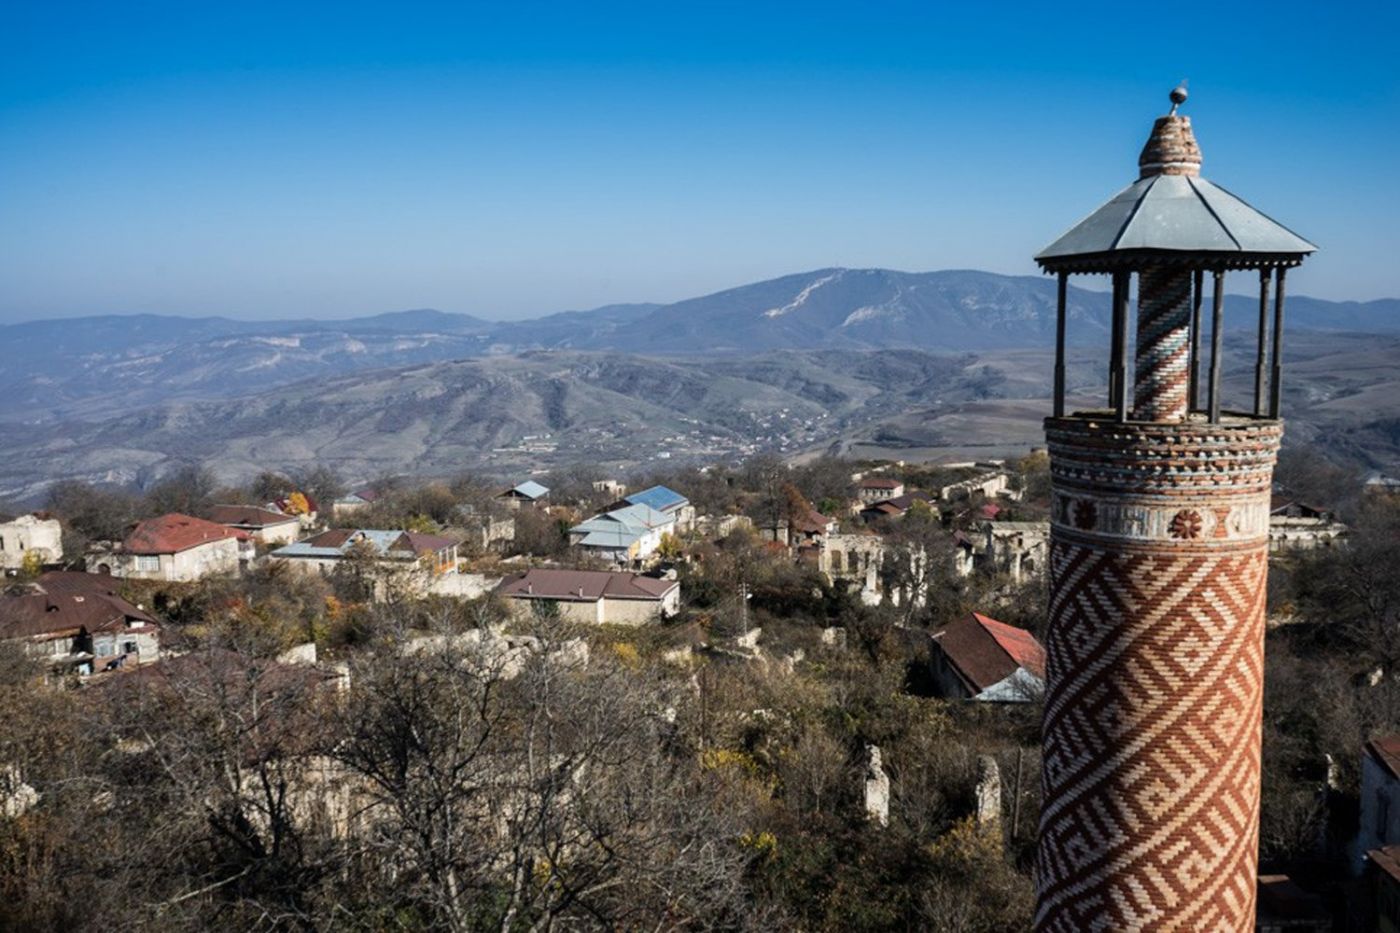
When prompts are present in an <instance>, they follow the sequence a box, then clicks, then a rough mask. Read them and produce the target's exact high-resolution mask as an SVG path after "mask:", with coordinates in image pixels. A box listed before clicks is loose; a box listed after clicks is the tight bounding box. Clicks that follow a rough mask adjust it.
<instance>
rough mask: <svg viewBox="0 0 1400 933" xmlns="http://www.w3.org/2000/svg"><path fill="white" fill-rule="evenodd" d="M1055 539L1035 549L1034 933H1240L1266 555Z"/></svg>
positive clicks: (1245, 926) (1251, 880) (1252, 821)
mask: <svg viewBox="0 0 1400 933" xmlns="http://www.w3.org/2000/svg"><path fill="white" fill-rule="evenodd" d="M1070 537H1071V536H1070V535H1068V534H1066V533H1064V532H1063V530H1061V529H1057V530H1056V534H1055V537H1054V538H1053V539H1052V542H1051V557H1050V560H1051V566H1050V572H1051V591H1052V597H1051V606H1050V625H1049V632H1048V635H1047V640H1046V652H1047V677H1046V680H1047V695H1046V709H1045V723H1044V732H1043V737H1042V742H1043V756H1044V760H1043V764H1042V782H1043V800H1044V804H1043V806H1044V809H1043V812H1042V816H1041V828H1040V834H1041V835H1040V847H1039V857H1038V862H1037V867H1036V872H1037V885H1038V888H1039V892H1040V897H1039V909H1038V913H1037V917H1036V929H1037V930H1043V931H1065V933H1068V931H1084V930H1147V929H1152V930H1211V931H1215V930H1241V931H1244V930H1251V929H1253V922H1254V890H1255V873H1256V869H1257V851H1258V812H1259V728H1260V714H1261V702H1262V697H1263V648H1264V643H1263V641H1264V593H1265V578H1266V575H1267V570H1268V564H1267V561H1268V553H1267V546H1266V545H1265V546H1258V545H1246V546H1244V547H1240V546H1239V545H1236V546H1234V547H1231V548H1228V549H1221V548H1210V547H1208V546H1207V547H1202V546H1195V547H1175V548H1171V549H1163V548H1159V547H1154V546H1148V547H1144V548H1141V549H1132V548H1125V547H1124V546H1122V545H1120V544H1117V543H1115V544H1113V545H1111V546H1109V547H1100V546H1095V545H1094V544H1093V543H1091V542H1090V541H1087V540H1081V541H1074V540H1068V538H1070ZM1074 537H1077V536H1074Z"/></svg>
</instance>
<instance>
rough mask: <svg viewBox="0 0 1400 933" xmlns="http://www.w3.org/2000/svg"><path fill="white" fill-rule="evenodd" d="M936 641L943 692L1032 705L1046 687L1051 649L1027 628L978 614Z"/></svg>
mask: <svg viewBox="0 0 1400 933" xmlns="http://www.w3.org/2000/svg"><path fill="white" fill-rule="evenodd" d="M931 641H932V650H931V651H930V652H929V667H930V673H931V674H932V679H933V684H934V689H935V690H936V692H937V693H938V694H939V695H940V696H944V697H948V698H950V699H963V700H981V701H990V702H999V703H1028V702H1030V701H1031V700H1033V699H1034V698H1035V697H1037V696H1039V695H1040V694H1042V693H1043V692H1044V690H1045V649H1044V648H1043V647H1042V646H1041V644H1040V642H1039V641H1037V640H1036V637H1035V636H1034V635H1032V634H1031V633H1030V632H1027V631H1026V630H1025V629H1019V628H1016V627H1015V626H1012V625H1007V624H1006V623H1005V622H998V621H997V620H996V619H992V618H989V617H987V616H984V615H982V614H981V613H977V612H974V613H970V614H969V615H967V616H965V617H963V618H961V619H958V620H957V621H956V622H950V623H949V624H948V625H945V626H943V627H942V628H941V629H938V630H937V631H935V632H934V633H933V635H932V637H931Z"/></svg>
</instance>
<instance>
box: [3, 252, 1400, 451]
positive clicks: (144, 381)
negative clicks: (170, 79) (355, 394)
mask: <svg viewBox="0 0 1400 933" xmlns="http://www.w3.org/2000/svg"><path fill="white" fill-rule="evenodd" d="M1054 303H1055V283H1054V281H1053V280H1052V279H1051V278H1048V277H1034V276H1004V275H996V274H993V273H987V272H975V271H959V270H952V271H942V272H922V273H909V272H895V271H891V270H887V269H819V270H816V271H814V272H806V273H800V274H796V275H788V276H783V277H781V278H777V279H771V280H768V281H764V282H757V283H754V284H750V285H744V286H741V287H738V288H732V289H728V290H725V291H721V292H716V293H714V294H712V295H705V296H703V297H699V298H692V299H687V300H685V301H680V302H676V303H673V304H666V305H657V304H632V305H610V306H607V307H602V308H596V309H594V310H591V311H573V312H563V313H558V314H552V315H548V316H545V317H541V318H537V319H533V320H527V321H502V322H492V321H486V320H483V319H481V318H478V317H473V316H471V315H466V314H452V313H446V312H442V311H434V310H430V309H421V310H414V311H401V312H393V313H388V314H379V315H374V316H370V317H363V318H355V319H347V320H313V319H300V320H280V321H238V320H232V319H229V318H217V317H214V318H187V317H161V316H155V315H134V316H117V315H111V316H100V317H90V318H74V319H62V320H50V321H34V322H29V323H24V324H12V325H7V326H3V327H0V346H3V347H4V348H5V352H4V353H3V356H0V397H3V398H5V399H6V400H7V404H6V405H5V406H4V407H3V409H2V410H0V421H23V422H29V423H33V422H35V421H52V420H55V419H60V420H61V419H66V418H71V417H80V418H91V417H96V416H106V415H115V414H120V413H123V412H129V411H131V410H132V409H133V408H139V407H145V406H149V405H159V404H167V403H170V402H179V401H196V400H207V399H219V398H237V397H241V396H244V395H248V394H251V393H257V392H262V391H266V390H268V389H271V388H275V387H277V386H282V385H288V384H291V383H294V382H299V381H302V380H306V379H326V378H330V377H334V376H339V375H342V374H346V373H352V372H359V371H365V370H374V369H382V368H387V367H397V366H407V365H414V364H419V363H428V362H438V361H444V360H455V359H465V358H471V357H482V356H492V355H502V354H511V353H521V352H526V351H531V350H564V349H567V350H597V351H614V352H625V353H642V354H650V355H666V356H683V355H689V354H715V353H730V354H734V353H754V352H762V351H768V350H780V349H791V350H818V349H851V350H855V349H893V348H901V349H919V350H928V351H932V352H943V353H948V352H954V353H956V352H967V351H980V350H988V349H1004V348H1044V347H1048V346H1050V345H1051V343H1052V341H1053V339H1054V328H1055V321H1054ZM1068 308H1069V319H1070V323H1069V341H1070V342H1071V344H1075V345H1093V346H1102V345H1104V343H1105V341H1106V340H1107V333H1108V318H1109V299H1108V296H1107V295H1106V294H1105V293H1103V292H1096V291H1090V290H1086V289H1080V288H1076V287H1073V286H1071V287H1070V289H1069V302H1068ZM1256 308H1257V304H1256V301H1255V299H1254V298H1252V297H1249V296H1239V295H1231V296H1230V297H1229V300H1228V302H1227V306H1226V321H1227V326H1229V327H1236V326H1238V327H1247V326H1252V324H1253V321H1254V320H1255V311H1256ZM1288 317H1289V327H1290V329H1311V330H1327V331H1357V332H1366V333H1380V334H1397V333H1400V300H1397V299H1386V300H1381V301H1373V302H1367V303H1356V302H1329V301H1322V300H1319V299H1313V298H1307V297H1292V298H1290V300H1289V310H1288Z"/></svg>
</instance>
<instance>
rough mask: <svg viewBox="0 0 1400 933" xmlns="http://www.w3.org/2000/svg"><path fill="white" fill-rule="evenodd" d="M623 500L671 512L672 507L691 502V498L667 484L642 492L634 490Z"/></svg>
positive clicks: (659, 510)
mask: <svg viewBox="0 0 1400 933" xmlns="http://www.w3.org/2000/svg"><path fill="white" fill-rule="evenodd" d="M623 501H624V502H630V503H632V504H633V505H646V506H650V507H651V508H653V509H656V510H657V511H658V512H669V511H671V510H672V509H678V508H680V507H681V506H684V505H689V504H690V500H689V499H687V498H686V497H685V496H683V495H681V494H680V493H678V492H676V491H675V490H674V489H669V488H667V487H666V486H653V487H651V488H650V489H643V490H642V491H641V492H634V493H632V495H630V496H627V497H626V498H625V499H624V500H623Z"/></svg>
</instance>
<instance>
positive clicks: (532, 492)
mask: <svg viewBox="0 0 1400 933" xmlns="http://www.w3.org/2000/svg"><path fill="white" fill-rule="evenodd" d="M511 492H515V493H519V494H520V495H522V496H524V497H525V498H527V499H538V498H540V497H541V496H547V495H549V487H548V486H542V485H540V484H539V483H537V482H535V481H534V480H532V479H527V480H526V481H525V482H523V483H521V484H520V485H519V486H516V487H515V488H513V489H512V490H511Z"/></svg>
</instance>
